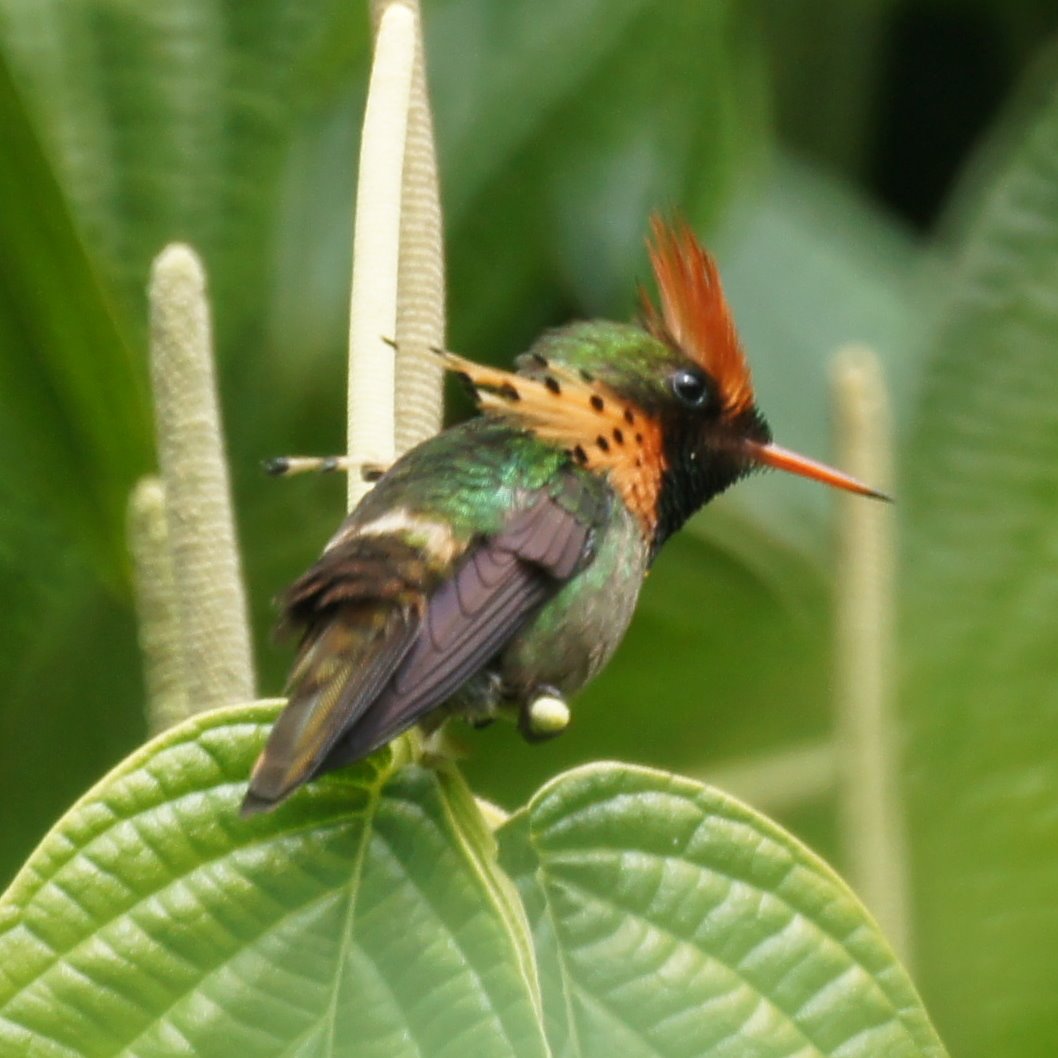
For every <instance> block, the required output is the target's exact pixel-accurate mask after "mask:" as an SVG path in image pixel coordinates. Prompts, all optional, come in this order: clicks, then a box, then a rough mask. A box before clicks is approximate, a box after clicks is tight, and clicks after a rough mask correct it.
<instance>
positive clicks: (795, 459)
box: [746, 442, 892, 503]
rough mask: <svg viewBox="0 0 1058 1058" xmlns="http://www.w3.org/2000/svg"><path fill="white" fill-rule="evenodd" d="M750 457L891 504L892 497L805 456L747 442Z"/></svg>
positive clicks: (766, 464)
mask: <svg viewBox="0 0 1058 1058" xmlns="http://www.w3.org/2000/svg"><path fill="white" fill-rule="evenodd" d="M746 447H747V448H748V449H749V451H750V454H751V455H752V457H753V458H754V459H755V460H756V461H757V462H758V463H763V464H764V465H765V466H768V467H774V468H775V469H776V470H785V471H786V472H787V473H789V474H799V475H800V476H801V477H803V478H811V479H812V480H813V481H822V482H823V483H824V484H826V485H833V486H834V487H835V488H838V489H845V490H846V491H847V492H855V493H858V494H859V495H860V496H870V497H871V498H872V499H876V500H886V501H887V502H890V503H891V502H892V497H890V496H887V495H886V494H885V493H884V492H879V491H878V490H877V489H872V488H871V487H870V485H864V483H863V482H862V481H857V480H856V478H854V477H850V476H849V475H848V474H843V473H842V472H841V471H840V470H835V469H834V468H833V467H828V466H827V465H826V463H817V462H816V461H815V460H814V459H809V458H808V457H807V456H802V455H798V454H797V453H796V452H791V451H790V450H789V449H788V448H781V447H780V446H779V445H775V444H766V445H762V444H756V443H754V442H748V443H747V446H746Z"/></svg>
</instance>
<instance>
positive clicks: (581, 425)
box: [441, 352, 665, 539]
mask: <svg viewBox="0 0 1058 1058" xmlns="http://www.w3.org/2000/svg"><path fill="white" fill-rule="evenodd" d="M441 355H442V356H443V359H444V361H445V364H446V366H447V367H448V369H449V370H450V371H453V372H455V373H456V374H458V375H461V376H462V377H463V378H465V379H466V380H467V381H468V382H469V383H470V385H471V386H472V387H473V389H474V392H475V396H476V398H477V401H478V404H479V405H480V407H481V410H482V411H483V412H484V413H485V414H486V415H490V416H494V417H496V418H502V419H506V420H508V421H509V422H510V423H512V424H513V425H516V426H520V427H522V428H523V429H526V430H530V431H531V432H532V433H533V434H535V435H536V436H537V437H539V438H540V439H541V440H543V441H547V442H548V443H549V444H553V445H557V446H559V447H561V448H565V449H566V450H567V451H568V452H569V454H570V456H571V457H572V458H573V460H574V462H576V463H577V464H578V465H579V466H582V467H584V468H585V469H587V470H591V471H594V472H596V473H599V474H603V475H605V476H606V477H607V478H608V479H609V481H610V484H611V485H612V486H613V487H614V489H615V490H616V491H617V494H618V495H619V496H620V497H621V499H622V500H623V501H624V504H625V506H626V507H627V508H628V509H629V510H630V511H631V512H632V514H634V515H635V517H636V518H637V519H638V520H639V522H640V524H641V525H642V527H643V531H644V533H645V534H646V535H647V537H648V539H652V538H653V535H654V530H655V528H656V526H657V509H658V495H659V493H660V492H661V480H662V477H663V475H664V472H665V450H664V445H663V443H662V435H661V425H660V423H658V422H657V420H655V419H652V418H650V417H649V416H647V415H645V414H644V413H643V412H642V411H640V410H639V409H638V408H636V407H634V406H633V405H632V404H630V403H629V402H628V401H626V400H624V399H622V398H621V397H619V396H617V394H615V393H614V392H613V390H611V389H610V388H609V387H608V386H606V385H605V384H603V383H601V382H599V381H598V380H597V379H592V378H590V377H587V376H585V375H582V374H580V373H579V372H575V371H571V370H569V369H567V368H564V367H561V366H560V365H558V364H552V363H548V362H547V361H542V366H541V374H540V376H539V377H538V378H527V377H525V376H523V375H517V374H513V373H512V372H509V371H502V370H500V369H499V368H495V367H486V366H485V365H482V364H475V363H474V362H473V361H471V360H465V359H463V357H461V356H457V355H456V354H454V353H449V352H445V353H443V354H441Z"/></svg>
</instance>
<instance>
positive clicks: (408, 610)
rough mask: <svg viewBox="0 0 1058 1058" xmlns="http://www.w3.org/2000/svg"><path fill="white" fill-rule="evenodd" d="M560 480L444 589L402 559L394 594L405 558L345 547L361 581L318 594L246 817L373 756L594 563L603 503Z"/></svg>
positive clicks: (572, 481)
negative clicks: (322, 604)
mask: <svg viewBox="0 0 1058 1058" xmlns="http://www.w3.org/2000/svg"><path fill="white" fill-rule="evenodd" d="M563 477H564V478H565V480H562V481H560V482H559V483H558V485H557V486H555V487H551V488H548V489H541V490H539V491H537V492H536V493H534V494H533V495H532V496H531V497H530V498H529V500H528V502H527V504H526V505H525V506H524V507H522V508H521V509H520V510H518V511H517V512H515V513H514V514H513V515H512V516H511V517H510V518H509V519H508V521H507V524H506V525H505V526H504V527H503V529H502V530H500V531H499V532H498V533H496V534H495V535H493V536H491V537H487V538H485V539H483V540H482V541H480V542H479V543H477V544H476V545H473V546H472V547H471V548H470V549H469V550H468V551H467V553H466V554H465V555H464V556H463V557H462V558H461V560H460V561H459V563H458V565H457V566H456V568H455V570H454V572H453V573H452V575H451V576H449V577H447V578H446V579H442V580H441V581H440V583H436V581H435V582H434V584H433V585H428V583H427V582H428V581H429V576H428V573H427V572H426V568H425V566H423V565H422V563H421V561H420V566H422V576H420V577H416V576H414V575H412V574H409V572H408V570H409V568H410V566H411V564H410V563H409V561H408V560H407V559H406V558H405V559H404V561H402V562H400V563H396V565H397V566H398V567H400V568H401V570H402V572H401V573H400V578H401V581H402V582H401V584H400V585H398V586H397V587H398V588H399V589H400V590H397V591H395V590H394V586H393V585H390V584H388V583H386V582H385V579H386V578H387V577H388V578H393V577H394V576H397V574H396V573H395V572H394V565H395V559H396V557H397V556H395V555H391V556H389V558H388V560H383V558H382V556H364V555H362V554H361V555H359V556H358V557H355V558H352V559H351V558H350V549H351V552H353V553H355V552H356V551H357V550H358V549H357V546H356V545H357V544H358V543H359V541H354V542H352V543H351V544H350V545H348V547H347V548H346V549H343V550H344V552H345V553H344V554H343V557H342V561H343V563H344V564H345V566H346V567H348V566H349V565H350V563H351V564H352V565H353V566H354V567H355V568H356V569H358V570H360V571H361V580H356V579H355V578H354V580H353V581H352V582H351V583H349V584H346V585H344V586H342V587H340V588H334V587H332V588H330V589H329V590H325V589H323V588H321V587H319V586H314V587H313V591H315V592H316V594H315V596H313V597H314V598H315V599H317V600H321V599H322V600H325V601H326V603H327V607H328V611H327V612H325V613H324V614H322V615H320V616H319V617H317V618H316V619H315V621H314V623H310V626H309V631H308V633H307V636H306V640H305V645H304V647H303V649H302V653H301V655H300V657H299V660H298V663H297V665H296V666H295V669H294V674H293V675H292V677H291V681H290V701H289V704H288V705H287V707H286V709H285V710H284V711H283V713H282V714H281V715H280V717H279V719H278V720H277V721H276V725H275V727H274V728H273V731H272V735H271V737H270V738H269V741H268V744H267V746H266V747H265V751H264V753H262V755H261V758H260V760H259V761H258V763H257V765H256V767H255V768H254V773H253V776H252V778H251V781H250V791H249V793H248V794H247V798H246V802H245V804H244V811H253V810H255V809H261V808H266V807H268V806H270V805H272V804H274V803H276V802H278V801H279V800H281V799H282V798H284V797H286V796H287V795H288V794H289V793H290V792H291V791H292V790H294V789H295V788H296V787H297V786H299V785H300V784H301V783H303V782H305V781H306V780H307V779H309V778H312V777H314V776H315V775H318V774H320V773H322V772H324V771H329V770H331V769H332V768H336V767H339V766H341V765H343V764H347V763H349V762H351V761H354V760H357V759H359V758H360V757H363V756H366V755H367V754H368V753H370V752H371V751H372V750H374V749H376V748H377V747H378V746H381V745H382V744H384V743H385V742H387V741H389V740H390V739H391V738H394V737H395V736H396V735H398V734H400V732H402V731H404V730H406V729H407V728H409V727H411V726H412V725H413V724H414V723H415V722H416V721H417V720H418V719H420V718H421V717H422V716H423V715H424V714H426V713H428V712H430V711H431V710H432V709H434V708H435V707H436V706H438V705H440V704H441V703H442V702H444V700H445V699H446V698H448V697H449V696H450V695H451V694H452V693H454V692H455V691H456V690H458V688H459V687H460V686H461V685H462V684H463V683H464V682H465V681H466V680H467V679H468V678H469V677H470V676H472V675H473V674H474V673H475V672H476V671H478V670H479V669H480V668H481V667H482V666H483V665H484V664H486V662H488V661H489V659H490V658H492V657H493V656H494V655H495V654H496V653H497V652H498V651H499V650H500V649H501V648H502V647H503V645H504V644H505V643H506V642H507V641H508V640H509V639H510V638H511V637H512V636H513V635H515V634H516V633H517V631H518V630H519V629H520V628H521V627H522V626H523V625H524V624H525V622H526V621H527V620H528V619H529V618H530V617H531V616H532V615H533V613H534V612H535V611H536V610H537V609H538V608H539V607H540V605H542V604H543V603H544V602H545V601H546V600H547V599H548V598H549V597H550V596H551V595H553V594H554V593H555V592H556V591H558V589H559V588H560V587H561V586H562V585H563V584H564V583H565V582H566V581H567V580H568V579H569V578H570V577H571V576H572V575H573V574H574V573H576V572H577V571H578V570H579V569H581V568H583V567H584V565H586V564H587V562H589V561H590V559H591V556H592V529H593V525H594V524H597V513H598V512H597V511H596V510H594V509H593V504H597V498H596V497H592V496H588V495H587V494H586V493H585V488H584V486H583V484H581V483H580V480H579V476H577V477H573V476H565V475H564V476H563ZM359 539H360V540H374V541H378V542H382V541H386V540H388V538H385V537H374V538H370V537H364V538H359ZM405 546H406V545H405ZM336 550H337V549H336ZM360 550H361V551H362V547H361V548H360ZM326 561H327V556H324V560H323V561H321V563H320V564H319V565H320V566H321V567H322V566H324V565H325V564H326ZM380 566H381V567H382V568H380ZM311 576H312V571H310V573H309V574H308V575H307V576H306V578H303V581H305V580H308V579H309V578H310V577H311ZM362 581H366V582H367V587H364V586H363V585H362V583H361V582H362ZM300 583H302V582H299V584H300ZM297 587H298V586H297V585H295V591H296V590H297ZM372 591H373V592H374V595H373V597H372V595H371V593H372ZM397 599H400V600H402V602H401V603H400V604H396V603H395V600H397ZM413 600H418V602H419V606H418V607H416V605H415V603H414V601H413ZM296 605H297V602H296V600H295V616H297V612H296Z"/></svg>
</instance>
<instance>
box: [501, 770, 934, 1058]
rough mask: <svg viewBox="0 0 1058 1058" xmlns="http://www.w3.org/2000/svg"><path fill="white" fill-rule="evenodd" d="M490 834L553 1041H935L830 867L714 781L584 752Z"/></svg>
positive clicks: (840, 1051) (648, 1047)
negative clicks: (524, 927)
mask: <svg viewBox="0 0 1058 1058" xmlns="http://www.w3.org/2000/svg"><path fill="white" fill-rule="evenodd" d="M499 838H500V845H501V850H502V857H503V862H504V863H505V864H506V866H507V867H508V870H510V871H511V872H512V874H513V875H514V877H515V879H516V880H517V882H518V887H519V891H520V892H521V894H522V898H523V900H524V901H525V905H526V908H527V910H528V912H529V916H530V920H531V922H532V926H533V936H534V940H535V942H536V946H537V959H538V961H539V965H540V975H541V984H542V988H543V994H544V1007H545V1014H546V1021H547V1032H548V1038H549V1040H550V1042H551V1046H552V1050H553V1051H554V1053H555V1054H556V1055H562V1056H568V1058H574V1056H577V1058H580V1056H584V1058H587V1056H591V1055H599V1056H610V1055H614V1054H620V1055H622V1056H633V1055H635V1056H638V1055H644V1056H648V1055H649V1056H660V1055H671V1056H674V1058H676V1056H681V1058H682V1056H690V1055H701V1056H715V1058H720V1056H731V1058H736V1056H737V1058H767V1056H775V1058H780V1056H783V1058H785V1056H788V1055H791V1054H798V1055H814V1056H823V1055H834V1056H837V1055H841V1056H842V1058H859V1056H862V1058H877V1056H879V1055H885V1058H904V1056H907V1058H910V1056H920V1058H924V1056H927V1055H929V1056H934V1058H940V1056H942V1055H943V1054H944V1049H943V1047H942V1046H941V1044H940V1041H939V1040H938V1039H937V1037H936V1035H935V1033H934V1032H933V1029H932V1027H931V1026H930V1024H929V1020H928V1018H927V1017H926V1014H925V1012H924V1011H923V1009H922V1006H921V1004H920V1003H919V1001H918V998H917V997H916V995H915V992H914V989H913V988H912V986H911V984H910V982H909V981H908V978H907V976H906V975H905V974H904V972H903V971H902V970H901V968H900V967H899V965H898V964H897V962H896V960H895V958H894V957H893V954H892V952H891V951H890V950H889V948H888V947H887V945H886V943H885V941H884V940H883V939H882V937H881V936H880V934H879V932H878V929H877V927H876V926H875V925H874V923H873V922H872V921H871V919H870V918H869V917H868V915H867V914H866V912H865V911H864V910H863V908H862V906H861V905H860V904H859V903H858V901H857V900H856V898H855V897H854V896H853V895H852V893H851V892H850V891H849V890H848V889H847V888H846V887H845V885H844V884H843V883H842V882H841V880H840V879H839V878H838V877H837V876H836V875H835V874H834V873H833V872H832V871H830V870H829V869H828V868H827V867H826V866H825V865H824V864H823V863H822V862H821V861H820V860H818V859H817V858H816V857H814V856H813V855H811V854H810V853H809V852H808V851H807V850H806V849H805V848H804V847H802V846H800V845H798V844H797V842H796V841H794V840H792V839H791V838H790V837H789V835H787V834H785V833H784V832H783V831H781V830H779V829H778V828H777V827H776V826H774V825H773V824H771V823H769V822H768V821H767V820H766V819H764V818H763V817H761V816H759V815H756V814H755V813H753V812H751V811H749V810H748V809H746V808H744V807H743V806H742V805H740V804H738V803H737V802H735V801H733V800H732V799H730V798H728V797H725V796H724V795H723V794H721V793H719V792H718V791H716V790H712V789H710V788H708V787H704V786H701V785H699V784H697V783H692V782H690V781H688V780H686V779H680V778H677V777H675V776H673V775H668V774H665V773H663V772H656V771H649V770H646V769H643V768H632V767H628V766H624V765H617V764H596V765H590V766H588V767H584V768H580V769H578V770H577V771H574V772H570V773H567V774H565V775H562V776H560V777H559V778H558V779H556V780H554V781H553V782H551V783H548V785H547V786H545V787H544V788H543V789H542V790H541V791H540V792H539V793H538V794H537V795H536V796H535V797H534V798H533V799H532V800H531V801H530V803H529V805H528V807H527V808H526V809H524V810H523V811H521V812H519V813H518V814H517V815H516V816H513V817H512V818H511V819H510V820H509V821H508V822H507V823H506V824H505V825H504V826H503V827H502V828H501V830H500V831H499Z"/></svg>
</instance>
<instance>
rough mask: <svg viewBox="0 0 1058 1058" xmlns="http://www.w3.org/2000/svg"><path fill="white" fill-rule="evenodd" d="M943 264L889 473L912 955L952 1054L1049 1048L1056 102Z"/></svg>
mask: <svg viewBox="0 0 1058 1058" xmlns="http://www.w3.org/2000/svg"><path fill="white" fill-rule="evenodd" d="M1020 127H1021V128H1022V129H1023V130H1024V134H1023V136H1022V139H1021V142H1020V144H1019V145H1018V147H1017V148H1016V149H1013V150H1010V151H1009V152H1008V155H1007V159H1006V162H1005V164H1003V165H1002V167H1001V168H999V169H997V170H996V171H995V178H994V182H993V184H992V187H991V189H990V191H989V192H988V193H987V194H986V195H985V196H983V197H982V198H981V206H980V212H979V215H978V217H977V220H976V223H974V224H973V225H972V226H970V227H969V228H968V234H967V237H966V239H965V243H964V245H963V246H962V247H961V249H960V252H959V256H958V259H957V264H956V272H955V277H954V287H953V292H952V295H951V299H950V301H949V303H948V305H947V307H946V312H945V314H944V326H943V328H942V330H941V333H940V337H939V340H938V343H937V348H936V351H935V357H934V360H933V363H932V367H931V370H930V373H929V378H928V381H927V384H926V386H925V390H924V394H923V399H922V402H921V404H920V407H919V414H918V421H917V426H916V429H915V430H914V432H913V434H912V436H911V442H910V445H909V448H908V458H907V460H906V466H905V479H906V482H907V495H908V508H909V518H908V521H909V524H910V528H911V534H910V541H909V545H910V546H909V556H908V561H907V563H906V568H907V571H908V589H909V605H908V609H907V618H906V632H907V634H906V636H905V637H904V646H905V648H906V651H907V659H908V663H909V673H908V680H907V691H908V700H907V703H906V717H907V722H908V724H909V726H910V734H911V743H910V748H911V766H912V769H913V775H912V778H913V785H912V789H911V792H912V824H913V831H912V834H913V850H914V856H915V863H914V874H915V878H916V883H917V884H916V901H917V920H916V948H917V950H918V952H919V953H920V954H919V960H920V966H921V979H922V982H923V987H924V989H925V990H926V992H927V995H928V996H929V997H931V1000H932V1002H933V1004H934V1008H935V1012H936V1015H937V1019H938V1022H939V1023H940V1025H941V1027H942V1029H943V1030H944V1031H945V1033H946V1035H947V1036H948V1037H949V1038H950V1042H951V1044H952V1047H953V1049H954V1050H955V1051H956V1052H957V1053H959V1054H963V1055H967V1056H974V1055H980V1056H984V1055H996V1054H1015V1053H1016V1054H1018V1055H1019V1056H1023V1058H1033V1056H1039V1058H1043V1056H1044V1055H1048V1056H1050V1055H1053V1054H1054V1053H1055V1052H1056V1050H1058V1004H1056V1003H1055V993H1054V988H1053V982H1054V979H1055V978H1054V952H1055V951H1056V950H1058V914H1056V910H1055V899H1054V897H1055V893H1056V892H1058V812H1056V811H1055V805H1056V804H1058V771H1056V769H1055V757H1054V746H1055V745H1056V743H1058V623H1056V621H1055V614H1056V613H1058V563H1056V561H1055V556H1056V555H1058V472H1056V468H1058V370H1056V360H1055V350H1056V349H1058V300H1056V296H1055V292H1056V291H1058V93H1056V91H1055V85H1054V84H1052V90H1051V93H1050V98H1049V101H1048V102H1047V104H1046V105H1045V106H1044V107H1042V108H1041V109H1040V110H1038V112H1037V114H1036V116H1035V119H1034V120H1033V121H1026V120H1024V118H1022V119H1020Z"/></svg>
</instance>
